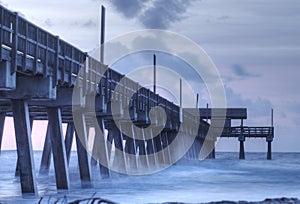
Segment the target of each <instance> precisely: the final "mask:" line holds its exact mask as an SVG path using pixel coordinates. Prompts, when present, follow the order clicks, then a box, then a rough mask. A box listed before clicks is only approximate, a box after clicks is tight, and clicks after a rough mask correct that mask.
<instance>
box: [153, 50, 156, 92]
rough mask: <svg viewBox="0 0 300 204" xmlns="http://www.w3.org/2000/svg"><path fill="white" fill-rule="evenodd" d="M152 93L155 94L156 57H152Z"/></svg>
mask: <svg viewBox="0 0 300 204" xmlns="http://www.w3.org/2000/svg"><path fill="white" fill-rule="evenodd" d="M153 92H154V94H156V55H155V54H154V55H153Z"/></svg>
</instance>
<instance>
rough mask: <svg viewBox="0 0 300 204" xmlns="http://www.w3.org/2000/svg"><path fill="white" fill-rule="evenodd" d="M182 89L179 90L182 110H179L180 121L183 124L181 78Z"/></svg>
mask: <svg viewBox="0 0 300 204" xmlns="http://www.w3.org/2000/svg"><path fill="white" fill-rule="evenodd" d="M179 86H180V88H179V104H180V110H179V121H180V122H181V123H182V122H183V118H182V79H181V78H180V85H179Z"/></svg>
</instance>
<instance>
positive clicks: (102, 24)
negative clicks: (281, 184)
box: [100, 6, 105, 63]
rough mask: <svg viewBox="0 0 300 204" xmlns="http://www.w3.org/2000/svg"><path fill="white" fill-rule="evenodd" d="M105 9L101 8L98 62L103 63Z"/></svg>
mask: <svg viewBox="0 0 300 204" xmlns="http://www.w3.org/2000/svg"><path fill="white" fill-rule="evenodd" d="M104 41H105V7H104V6H101V36H100V48H101V49H100V62H101V63H104Z"/></svg>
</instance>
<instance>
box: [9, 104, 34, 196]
mask: <svg viewBox="0 0 300 204" xmlns="http://www.w3.org/2000/svg"><path fill="white" fill-rule="evenodd" d="M12 109H13V116H14V125H15V134H16V143H17V153H18V158H19V159H18V165H19V168H20V179H21V188H22V193H30V194H34V195H37V187H36V179H35V170H34V161H33V151H32V143H31V128H30V119H29V110H28V104H27V102H25V101H24V100H12Z"/></svg>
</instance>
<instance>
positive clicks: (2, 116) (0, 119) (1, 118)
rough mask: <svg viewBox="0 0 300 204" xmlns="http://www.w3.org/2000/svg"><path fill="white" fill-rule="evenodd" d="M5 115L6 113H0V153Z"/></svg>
mask: <svg viewBox="0 0 300 204" xmlns="http://www.w3.org/2000/svg"><path fill="white" fill-rule="evenodd" d="M5 115H6V113H0V153H1V146H2V138H3V130H4V123H5Z"/></svg>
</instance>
